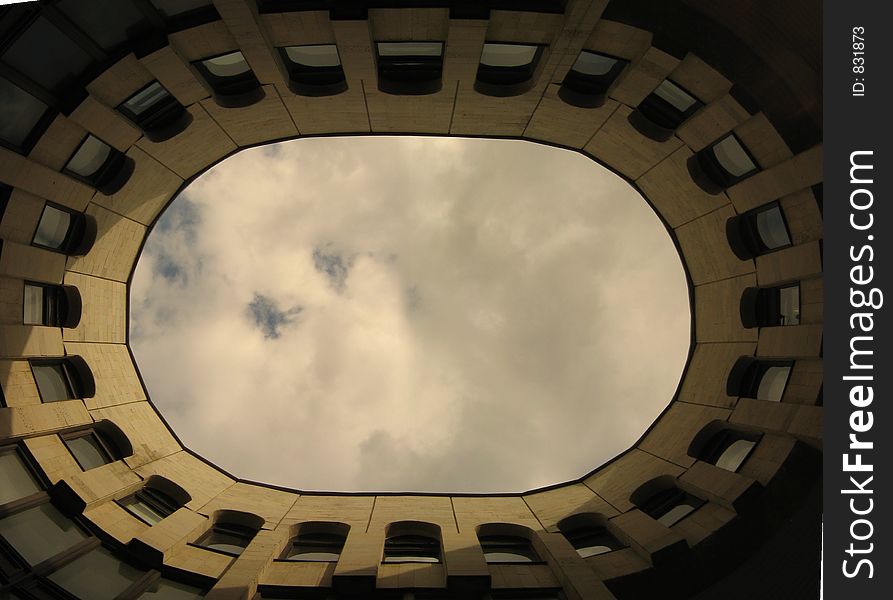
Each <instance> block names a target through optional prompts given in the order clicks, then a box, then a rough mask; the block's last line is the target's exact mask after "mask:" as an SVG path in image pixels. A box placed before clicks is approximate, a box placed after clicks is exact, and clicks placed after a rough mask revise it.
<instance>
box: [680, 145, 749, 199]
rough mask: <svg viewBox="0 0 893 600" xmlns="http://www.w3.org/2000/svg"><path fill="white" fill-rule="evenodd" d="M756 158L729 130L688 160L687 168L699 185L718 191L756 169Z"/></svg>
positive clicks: (706, 189)
mask: <svg viewBox="0 0 893 600" xmlns="http://www.w3.org/2000/svg"><path fill="white" fill-rule="evenodd" d="M757 169H758V167H757V163H756V160H755V159H754V158H753V157H752V156H751V154H750V152H748V151H747V149H746V148H745V147H744V146H743V145H742V144H741V141H740V140H739V139H738V137H737V136H735V134H733V133H730V134H729V135H727V136H726V137H724V138H722V139H721V140H719V141H718V142H715V143H714V144H712V145H710V146H708V147H706V148H704V149H703V150H700V151H699V152H697V153H696V154H694V155H692V157H691V158H689V160H688V171H689V174H690V175H691V177H692V179H693V180H694V182H695V183H697V184H698V186H699V187H701V189H703V190H704V191H706V192H708V193H710V194H718V193H719V192H721V191H722V190H725V189H726V188H729V187H731V186H732V185H734V184H736V183H738V182H739V181H741V180H742V179H745V178H747V177H749V176H751V175H753V174H754V173H756V172H757Z"/></svg>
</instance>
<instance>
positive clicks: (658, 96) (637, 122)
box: [629, 79, 704, 141]
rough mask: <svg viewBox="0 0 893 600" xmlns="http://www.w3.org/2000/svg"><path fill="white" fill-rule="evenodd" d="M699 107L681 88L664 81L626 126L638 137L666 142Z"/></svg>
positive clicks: (640, 104)
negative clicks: (629, 126)
mask: <svg viewBox="0 0 893 600" xmlns="http://www.w3.org/2000/svg"><path fill="white" fill-rule="evenodd" d="M703 105H704V104H703V103H702V102H701V101H700V100H698V99H697V98H695V97H694V95H692V94H691V93H690V92H688V91H687V90H685V89H684V88H683V87H682V86H680V85H679V84H677V83H674V82H673V81H671V80H669V79H665V80H663V81H662V82H661V83H660V85H658V86H657V88H655V90H654V91H653V92H651V93H650V94H649V95H648V96H646V98H645V99H644V100H642V102H641V103H639V106H638V107H637V108H636V110H635V111H633V112H632V113H630V115H629V122H630V123H631V124H632V125H633V126H634V127H635V128H636V129H637V130H638V131H639V133H641V134H643V135H645V136H647V137H649V138H651V139H654V140H657V141H666V140H668V139H670V138H671V137H672V136H673V133H674V132H675V131H676V128H678V127H679V126H680V125H682V124H683V123H684V122H685V121H686V120H688V118H689V117H691V116H692V115H693V114H695V113H696V112H697V111H698V109H699V108H701V107H702V106H703Z"/></svg>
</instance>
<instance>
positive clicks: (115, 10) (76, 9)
mask: <svg viewBox="0 0 893 600" xmlns="http://www.w3.org/2000/svg"><path fill="white" fill-rule="evenodd" d="M56 8H57V9H58V10H59V11H60V12H61V13H62V14H64V15H65V16H66V17H68V18H69V19H70V20H71V22H72V23H74V24H75V25H77V27H78V29H80V30H81V31H83V32H84V33H85V34H87V36H89V37H90V39H92V40H93V41H94V42H96V43H97V44H98V45H99V46H100V47H101V48H102V49H103V50H106V51H110V50H114V49H116V48H117V47H119V46H121V45H122V44H124V43H125V42H127V40H128V39H134V38H137V37H139V36H140V35H141V34H142V33H144V32H146V31H148V29H149V23H148V20H147V19H146V16H145V14H143V12H142V11H140V9H139V8H138V7H137V5H136V3H135V2H133V0H90V1H89V2H84V1H83V0H59V2H57V3H56Z"/></svg>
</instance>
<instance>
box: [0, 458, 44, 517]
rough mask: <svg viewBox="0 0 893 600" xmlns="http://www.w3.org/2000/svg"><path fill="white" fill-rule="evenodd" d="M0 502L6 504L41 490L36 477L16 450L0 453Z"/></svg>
mask: <svg viewBox="0 0 893 600" xmlns="http://www.w3.org/2000/svg"><path fill="white" fill-rule="evenodd" d="M0 480H2V481H3V485H2V486H0V504H6V503H7V502H11V501H13V500H18V499H19V498H24V497H25V496H30V495H31V494H34V493H36V492H39V491H40V490H41V487H40V484H39V483H37V479H35V478H34V475H32V474H31V471H30V470H29V469H28V467H26V466H25V463H24V462H22V459H21V457H19V455H18V454H17V453H16V452H4V453H2V454H0Z"/></svg>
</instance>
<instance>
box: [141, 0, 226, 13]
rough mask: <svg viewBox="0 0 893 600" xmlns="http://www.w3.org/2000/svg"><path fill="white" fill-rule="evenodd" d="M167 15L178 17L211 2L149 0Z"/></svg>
mask: <svg viewBox="0 0 893 600" xmlns="http://www.w3.org/2000/svg"><path fill="white" fill-rule="evenodd" d="M149 2H151V3H152V6H154V7H155V8H157V9H158V12H160V13H161V14H162V15H164V16H165V17H176V16H177V15H182V14H183V13H187V12H189V11H191V10H195V9H196V8H202V7H203V6H208V5H209V4H211V3H210V2H209V1H208V0H149Z"/></svg>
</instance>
